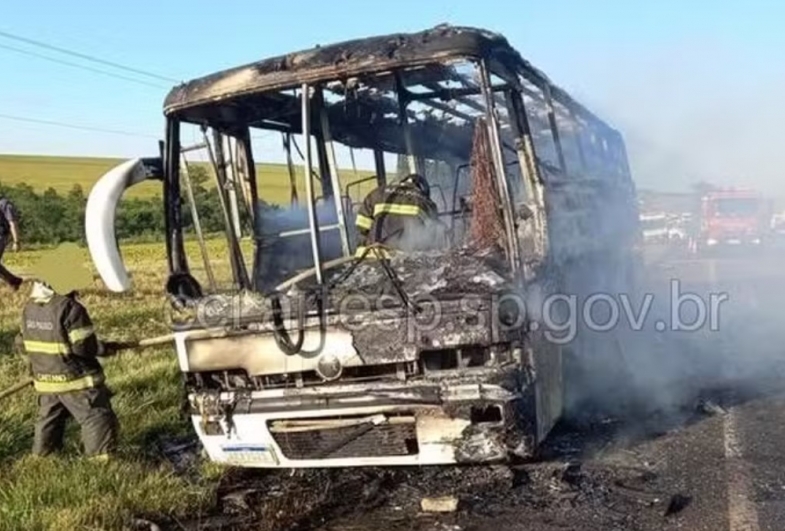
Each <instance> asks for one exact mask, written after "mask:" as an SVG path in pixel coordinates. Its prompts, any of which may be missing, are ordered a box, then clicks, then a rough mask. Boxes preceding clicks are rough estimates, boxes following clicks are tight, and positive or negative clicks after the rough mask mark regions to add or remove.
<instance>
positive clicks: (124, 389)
mask: <svg viewBox="0 0 785 531" xmlns="http://www.w3.org/2000/svg"><path fill="white" fill-rule="evenodd" d="M209 245H210V247H211V248H212V249H211V251H212V253H211V254H213V255H218V254H219V253H220V251H221V249H223V248H224V247H225V243H224V242H223V241H221V240H213V241H210V242H209ZM187 251H188V253H189V255H190V256H189V257H190V258H191V259H192V260H194V261H196V259H197V257H198V253H197V248H196V246H195V245H194V244H193V243H189V244H188V248H187ZM46 252H49V251H47V250H35V251H27V252H21V253H18V254H17V253H8V254H7V255H6V258H7V259H6V260H5V264H6V265H7V266H8V267H9V268H10V269H11V270H13V271H15V272H19V273H22V274H24V273H25V272H26V270H28V269H29V268H30V266H31V265H32V264H33V263H35V261H36V260H37V259H38V258H40V257H41V256H42V254H43V253H46ZM123 254H124V257H125V259H126V263H127V264H129V270H130V273H131V275H132V278H133V281H134V288H133V290H131V291H130V292H129V293H126V294H112V293H109V292H106V291H105V290H104V289H103V286H102V284H101V283H100V281H98V280H96V282H95V285H94V286H93V287H92V288H91V289H89V290H86V291H85V294H84V297H83V300H84V302H85V304H86V306H87V307H88V308H89V310H90V311H91V314H92V317H93V319H94V321H95V323H96V327H97V329H98V332H99V334H100V335H101V336H102V337H104V338H112V339H131V338H141V337H150V336H156V335H162V334H166V333H168V329H167V326H166V324H165V318H164V315H165V310H164V306H165V305H164V302H165V301H164V298H163V297H162V294H161V291H162V287H163V283H164V279H165V259H164V245H163V244H161V243H158V244H135V245H128V246H125V247H124V248H123ZM85 263H86V265H87V266H88V267H90V268H91V269H92V266H91V265H90V264H89V263H88V257H87V254H85ZM215 265H216V270H217V271H216V273H217V276H218V277H219V279H220V280H222V281H224V282H227V281H228V280H229V264H228V262H227V261H224V262H219V263H217V264H215ZM197 275H199V272H198V271H197ZM26 295H27V293H26V292H24V290H23V292H20V293H16V294H14V293H12V292H11V291H10V290H9V289H8V288H7V287H6V286H5V285H0V301H2V305H0V389H5V388H6V387H8V386H10V385H12V384H14V383H15V382H17V381H18V380H19V379H21V378H24V377H25V376H26V374H25V367H24V363H23V361H22V359H21V357H20V356H18V355H16V354H13V353H12V343H13V338H14V335H15V334H16V333H17V331H18V329H19V316H20V313H21V309H22V307H23V305H24V301H25V297H26ZM104 367H105V370H106V374H107V378H108V381H109V386H110V387H111V389H112V390H113V391H114V393H115V397H114V399H113V405H114V407H115V409H116V411H117V414H118V417H119V419H120V423H121V436H120V437H121V438H120V449H119V454H118V456H117V458H116V459H115V460H114V461H112V462H110V463H108V464H104V465H99V464H95V463H90V462H87V461H85V460H84V459H82V457H81V446H80V445H81V443H80V439H79V432H78V429H77V428H76V426H75V425H74V424H73V423H72V424H71V426H70V428H69V430H68V433H67V444H66V449H65V451H64V453H63V454H62V455H60V456H56V457H52V458H46V459H36V458H33V457H32V456H30V448H31V445H32V436H33V423H34V419H35V412H36V405H35V394H34V392H33V390H32V389H30V388H28V389H26V390H24V391H22V392H21V393H18V394H17V395H15V396H13V397H10V398H7V399H6V400H4V401H3V403H2V404H0V530H2V531H5V530H50V529H51V530H60V529H62V530H80V529H96V530H97V529H101V530H104V529H107V530H110V529H123V528H127V527H125V526H127V525H128V522H129V519H130V518H132V517H134V516H145V515H146V516H148V517H155V516H161V515H165V516H168V517H172V518H178V519H181V518H193V517H196V516H198V515H199V514H203V513H204V512H205V511H206V510H207V509H208V508H209V504H210V502H211V500H212V496H213V494H214V489H215V488H216V487H217V485H218V481H219V480H220V477H221V474H222V469H221V468H220V467H216V466H215V465H212V464H210V463H201V464H200V465H199V468H198V470H197V474H194V477H197V478H199V479H198V480H193V479H186V478H185V477H182V476H180V475H178V474H176V473H175V471H174V469H173V467H172V466H171V465H170V464H169V463H168V461H166V460H165V459H164V458H163V457H162V456H160V455H157V454H156V452H155V451H154V445H153V444H152V443H154V442H155V440H156V438H157V437H159V436H161V435H167V436H179V435H187V434H190V433H191V426H190V423H189V422H188V420H187V419H185V418H183V417H182V416H181V414H180V411H179V408H180V406H181V400H182V387H181V383H180V374H179V371H178V367H177V359H176V356H175V353H174V350H173V349H172V348H170V347H161V348H156V349H150V350H145V351H129V352H127V353H125V354H121V355H120V356H118V357H116V358H112V359H108V360H106V361H105V362H104Z"/></svg>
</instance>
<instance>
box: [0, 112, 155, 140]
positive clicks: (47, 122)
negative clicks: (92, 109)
mask: <svg viewBox="0 0 785 531" xmlns="http://www.w3.org/2000/svg"><path fill="white" fill-rule="evenodd" d="M0 118H4V119H6V120H14V121H17V122H28V123H34V124H42V125H53V126H57V127H67V128H69V129H80V130H82V131H94V132H98V133H111V134H114V135H124V136H136V137H143V138H155V139H158V138H159V137H158V136H156V135H148V134H145V133H134V132H131V131H121V130H119V129H105V128H103V127H93V126H89V125H79V124H70V123H66V122H57V121H54V120H41V119H39V118H30V117H27V116H14V115H11V114H0Z"/></svg>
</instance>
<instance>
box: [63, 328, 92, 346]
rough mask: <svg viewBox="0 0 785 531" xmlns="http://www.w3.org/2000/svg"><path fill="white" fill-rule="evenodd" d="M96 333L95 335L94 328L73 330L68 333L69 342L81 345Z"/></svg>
mask: <svg viewBox="0 0 785 531" xmlns="http://www.w3.org/2000/svg"><path fill="white" fill-rule="evenodd" d="M94 333H95V329H94V328H93V327H92V326H85V327H83V328H77V329H75V330H71V331H70V332H69V333H68V340H69V341H70V342H71V343H79V342H80V341H84V340H85V339H87V338H88V337H90V336H91V335H93V334H94Z"/></svg>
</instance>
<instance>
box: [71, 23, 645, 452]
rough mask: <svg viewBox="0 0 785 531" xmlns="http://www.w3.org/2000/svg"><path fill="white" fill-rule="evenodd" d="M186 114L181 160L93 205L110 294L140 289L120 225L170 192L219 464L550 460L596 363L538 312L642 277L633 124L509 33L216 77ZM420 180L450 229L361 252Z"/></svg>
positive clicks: (186, 100)
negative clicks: (139, 194)
mask: <svg viewBox="0 0 785 531" xmlns="http://www.w3.org/2000/svg"><path fill="white" fill-rule="evenodd" d="M164 115H165V118H166V138H165V139H164V140H163V141H162V142H161V143H160V146H159V151H160V153H158V154H157V156H152V157H149V158H139V159H135V160H129V161H127V162H125V163H123V164H121V165H120V166H118V167H117V168H114V169H113V170H111V171H110V172H108V173H107V174H106V175H105V176H104V177H102V178H101V179H100V180H99V182H98V183H97V184H96V185H95V187H94V188H93V190H92V191H91V194H90V197H89V200H88V208H87V214H86V226H87V236H88V244H89V248H90V252H91V254H92V257H93V260H94V263H95V265H96V268H97V269H98V271H99V273H100V275H101V276H102V278H103V280H104V282H105V284H106V286H107V287H108V288H109V289H110V290H113V291H116V292H122V291H126V290H128V289H130V288H131V281H130V277H129V273H128V271H127V270H126V268H125V266H124V265H123V262H122V255H121V253H120V251H119V248H118V245H117V241H116V239H115V232H114V221H115V211H116V208H117V206H118V202H119V201H120V200H121V196H122V194H123V192H124V191H125V190H126V189H127V188H129V187H130V186H133V185H136V184H137V183H141V182H143V181H149V180H153V181H155V180H158V181H160V182H161V185H162V190H163V208H164V209H165V216H166V220H165V221H166V235H165V241H166V255H167V263H168V281H167V282H166V285H165V286H162V289H163V290H165V293H166V294H167V296H168V298H169V300H170V301H171V305H172V311H171V312H170V318H171V319H170V321H171V327H172V330H173V333H174V335H175V337H176V341H175V345H176V353H177V360H178V363H179V368H180V370H181V372H182V374H183V379H184V386H185V389H186V391H187V398H188V407H189V410H190V413H189V414H190V416H191V418H192V421H193V429H194V430H195V432H196V433H197V434H198V437H199V439H200V441H201V443H202V444H203V446H204V449H205V451H206V453H207V454H208V455H209V456H210V458H211V459H212V460H214V461H216V462H220V463H227V464H233V465H237V466H247V467H335V466H362V465H428V464H451V463H488V462H508V461H510V460H514V459H526V458H529V457H531V456H533V455H535V453H536V450H537V448H538V446H539V445H540V443H541V442H542V441H543V440H544V439H545V438H546V437H547V435H548V434H549V432H550V431H551V430H552V428H553V427H554V425H555V424H556V423H557V422H558V421H559V419H560V418H561V417H562V415H563V412H564V409H565V400H566V398H565V397H566V396H567V395H566V393H565V391H568V390H569V385H570V384H569V378H568V377H567V376H566V375H568V373H569V371H568V367H567V365H568V363H567V357H566V353H568V352H570V353H571V356H572V355H575V354H576V353H578V354H579V350H580V341H579V340H573V341H569V342H568V341H559V340H556V339H555V338H554V337H549V333H550V332H553V330H552V329H550V330H549V327H548V326H546V325H547V323H546V321H548V319H547V317H548V316H547V315H544V313H543V311H542V308H541V305H540V304H539V303H538V301H539V302H542V301H543V299H544V298H545V296H546V295H548V294H556V293H559V292H567V291H570V290H575V289H578V290H580V291H581V292H586V293H588V292H591V291H592V290H595V291H596V290H598V289H610V285H611V284H612V283H613V282H616V281H618V279H620V278H626V276H627V275H628V272H629V271H630V270H631V267H632V266H631V264H632V263H634V260H633V252H634V249H635V245H636V241H637V240H636V238H637V234H638V229H637V224H636V220H637V219H638V213H637V210H636V208H637V207H636V200H635V190H634V185H633V181H632V178H631V175H630V171H629V167H628V164H627V156H626V152H625V145H624V142H623V139H622V136H621V135H620V133H619V132H618V131H616V130H615V129H613V128H612V127H610V126H609V125H607V124H606V123H605V122H604V121H602V120H601V119H599V118H598V117H597V116H595V115H594V114H592V113H591V112H590V111H589V110H587V109H586V108H585V107H584V106H582V105H581V104H580V103H578V102H577V101H575V100H574V99H572V98H571V97H570V96H569V95H568V94H567V92H565V91H564V90H562V89H560V88H558V87H557V86H556V85H554V84H553V83H552V82H551V81H550V80H549V79H548V78H547V77H546V76H545V75H544V74H543V73H542V72H540V71H539V70H537V69H536V68H535V67H534V66H532V65H531V64H530V63H529V62H527V61H526V60H525V59H524V58H523V57H522V56H521V55H520V54H519V53H518V52H517V51H516V50H515V49H514V48H513V47H512V46H511V45H510V44H509V43H508V41H507V40H506V39H505V38H504V37H503V36H501V35H499V34H496V33H492V32H489V31H486V30H482V29H475V28H467V27H455V26H449V25H446V26H438V27H435V28H431V29H427V30H424V31H421V32H417V33H409V34H393V35H383V36H373V37H368V38H362V39H356V40H350V41H346V42H340V43H336V44H330V45H321V46H316V47H314V48H312V49H308V50H304V51H299V52H295V53H289V54H286V55H283V56H279V57H272V58H268V59H264V60H261V61H259V62H255V63H253V64H248V65H245V66H240V67H237V68H232V69H229V70H225V71H221V72H217V73H214V74H211V75H207V76H205V77H201V78H198V79H194V80H192V81H188V82H186V83H183V84H181V85H179V86H176V87H174V88H173V89H172V91H171V92H170V93H169V94H168V96H167V97H166V100H165V104H164ZM265 141H267V144H266V146H267V148H265V147H261V148H260V147H259V146H260V144H263V143H264V142H265ZM279 141H280V144H278V142H279ZM191 142H192V143H191ZM271 146H276V147H277V148H280V149H279V155H280V154H281V153H283V154H284V155H282V156H279V158H278V160H277V162H279V163H280V165H279V166H276V168H277V170H275V171H272V170H271V169H270V168H271V167H270V166H263V165H262V162H275V161H271V160H270V153H268V152H267V149H268V148H269V149H270V150H271V149H272V147H271ZM195 153H202V154H203V158H202V159H200V160H202V161H203V164H205V165H206V167H208V168H209V172H208V173H209V175H210V176H211V177H210V178H211V179H212V185H211V187H210V190H211V191H212V193H214V194H215V195H216V196H217V198H218V203H219V204H220V215H221V217H222V220H223V222H224V223H223V235H221V236H220V238H221V241H223V242H225V250H223V251H221V252H220V253H219V255H217V256H216V255H215V253H214V252H213V254H212V255H211V251H210V249H211V246H210V245H208V243H209V242H207V243H206V242H205V240H206V237H205V236H204V234H203V232H204V231H203V230H202V228H201V227H200V223H199V205H197V204H195V201H194V197H195V196H194V193H193V183H192V182H191V179H190V176H191V174H192V173H194V167H195V166H194V164H195V163H194V162H192V161H191V160H189V156H192V155H193V154H195ZM358 160H360V161H361V162H362V164H361V165H363V164H364V169H362V172H361V171H360V170H359V169H358V165H357V161H358ZM295 161H298V163H297V164H295ZM363 161H364V162H363ZM282 168H283V169H282ZM412 172H416V173H419V174H420V175H422V176H424V177H425V178H426V179H427V180H428V182H429V183H430V189H431V197H432V199H433V201H434V202H435V203H436V204H437V206H438V216H437V217H438V219H436V220H434V222H433V225H432V226H429V227H427V228H426V229H424V230H423V233H422V234H421V235H419V236H420V237H419V238H418V239H419V240H420V242H419V246H418V247H417V248H416V249H415V250H412V251H409V252H389V253H386V252H385V253H382V252H380V248H381V247H383V245H382V246H379V247H375V248H374V249H373V251H372V252H369V253H364V254H358V253H357V252H356V249H357V247H358V245H359V243H360V242H359V241H358V238H357V231H356V219H357V209H358V206H359V205H360V204H361V202H362V200H363V196H364V194H365V193H367V192H368V191H369V190H370V189H372V188H373V187H375V186H379V185H383V184H385V183H392V182H395V181H396V180H398V179H400V178H401V177H402V176H403V175H407V174H410V173H412ZM191 240H193V241H195V242H197V243H198V247H197V246H192V247H190V248H191V249H197V250H196V251H195V252H192V255H193V256H190V255H189V252H188V251H187V248H189V245H190V243H189V242H190V241H191ZM212 247H214V246H212ZM219 262H221V263H224V264H227V266H226V267H227V269H228V270H229V271H230V272H231V273H230V276H229V277H228V280H227V281H226V282H223V283H222V282H219V281H217V280H216V275H215V274H214V273H213V271H214V269H215V264H217V263H219ZM588 264H592V266H591V267H589V266H588ZM596 271H601V272H602V274H599V275H598V274H594V272H596ZM557 313H558V312H557ZM553 321H554V322H555V321H556V319H553ZM576 359H577V357H576Z"/></svg>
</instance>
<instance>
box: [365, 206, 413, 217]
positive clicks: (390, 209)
mask: <svg viewBox="0 0 785 531" xmlns="http://www.w3.org/2000/svg"><path fill="white" fill-rule="evenodd" d="M421 213H422V209H421V208H420V207H418V206H417V205H396V204H395V203H379V204H378V205H376V206H374V207H373V215H374V216H378V215H379V214H398V215H400V216H419V215H420V214H421Z"/></svg>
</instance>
